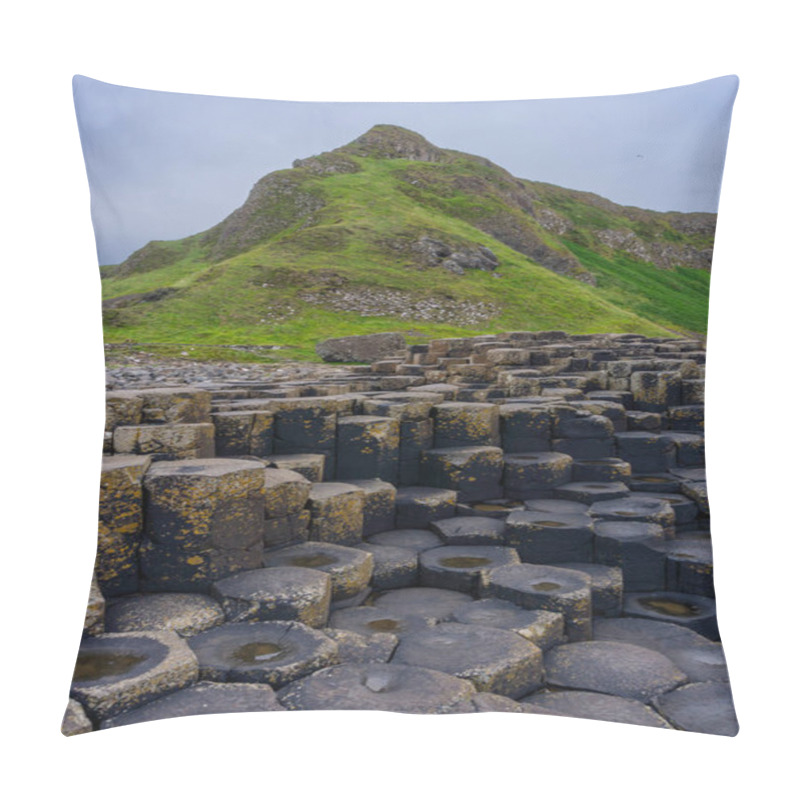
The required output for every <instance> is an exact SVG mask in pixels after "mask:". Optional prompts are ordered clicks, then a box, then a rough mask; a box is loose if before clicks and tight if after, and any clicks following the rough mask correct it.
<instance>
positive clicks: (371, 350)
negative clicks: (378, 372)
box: [316, 333, 406, 361]
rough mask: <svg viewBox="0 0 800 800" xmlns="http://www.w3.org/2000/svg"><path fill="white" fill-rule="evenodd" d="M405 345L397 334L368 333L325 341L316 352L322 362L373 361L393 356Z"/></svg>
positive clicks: (401, 337) (318, 346)
mask: <svg viewBox="0 0 800 800" xmlns="http://www.w3.org/2000/svg"><path fill="white" fill-rule="evenodd" d="M405 344H406V343H405V339H404V338H403V336H402V335H401V334H399V333H369V334H366V335H365V336H342V337H340V338H338V339H326V340H325V341H323V342H320V343H319V344H318V345H317V348H316V350H317V355H318V356H320V358H322V359H323V360H324V361H375V360H377V359H379V358H384V357H386V356H392V355H394V354H395V352H396V351H397V350H402V348H403V347H405Z"/></svg>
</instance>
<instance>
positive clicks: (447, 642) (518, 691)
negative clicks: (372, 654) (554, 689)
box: [392, 622, 542, 698]
mask: <svg viewBox="0 0 800 800" xmlns="http://www.w3.org/2000/svg"><path fill="white" fill-rule="evenodd" d="M392 663H393V664H409V665H412V666H418V667H427V668H428V669H435V670H438V671H440V672H447V673H449V674H450V675H455V676H456V677H459V678H465V679H466V680H469V681H471V682H472V683H473V684H474V686H475V688H476V689H477V690H478V691H481V692H492V693H494V694H502V695H506V696H508V697H511V698H517V697H522V696H524V695H526V694H529V693H530V692H532V691H535V690H536V689H537V688H538V687H539V686H540V685H541V682H542V651H541V650H540V649H539V648H538V647H537V646H536V645H535V644H532V643H531V642H529V641H527V640H525V639H523V638H522V637H521V636H518V635H517V634H516V633H513V632H512V631H505V630H502V629H500V628H488V627H483V626H480V625H463V624H461V623H458V622H446V623H442V624H441V625H437V626H436V627H435V628H431V629H430V630H427V631H420V632H419V633H413V634H409V635H408V636H406V637H404V638H403V639H401V641H400V644H399V645H398V646H397V650H395V653H394V655H393V656H392Z"/></svg>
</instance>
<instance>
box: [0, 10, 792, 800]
mask: <svg viewBox="0 0 800 800" xmlns="http://www.w3.org/2000/svg"><path fill="white" fill-rule="evenodd" d="M788 7H789V6H788V4H784V3H779V2H771V1H769V0H768V1H767V2H760V3H758V4H757V5H756V6H748V10H747V11H745V10H744V8H745V7H744V6H743V5H736V4H733V3H728V2H724V3H723V2H702V0H694V2H683V1H682V0H671V2H665V3H653V2H650V3H642V2H614V1H613V0H603V2H586V3H584V2H569V3H568V2H562V3H557V2H552V1H550V2H547V3H539V2H535V1H529V2H519V3H516V2H504V1H503V0H495V1H494V2H492V3H481V4H469V3H468V2H466V1H465V2H462V3H455V2H435V0H429V2H417V1H416V0H409V1H408V2H392V3H380V2H372V3H369V2H337V3H319V2H295V3H288V2H281V3H270V2H238V1H237V0H225V2H219V3H216V4H213V5H211V4H209V5H201V4H200V3H197V2H192V3H185V2H169V0H160V2H150V0H140V1H139V2H137V3H125V4H121V3H109V2H104V3H95V2H86V1H83V0H77V1H73V2H68V3H54V2H44V3H36V4H33V3H31V4H27V5H23V4H21V3H17V4H15V7H14V8H13V10H12V11H11V12H10V13H9V12H8V11H7V12H6V15H5V18H4V21H3V27H4V36H3V39H4V43H3V48H2V54H1V55H0V57H2V58H3V60H4V62H5V63H4V65H3V80H4V83H5V84H6V86H5V88H4V92H3V99H4V103H3V110H4V112H5V114H4V116H5V122H4V124H3V127H2V132H1V133H0V135H2V137H3V146H2V151H0V152H2V155H3V160H4V170H3V178H4V180H3V182H2V185H1V187H0V191H2V198H3V200H4V201H5V202H4V206H5V212H4V214H3V220H4V222H5V225H4V226H3V228H4V232H3V237H2V242H3V246H2V248H0V256H1V257H2V261H0V264H2V274H3V285H2V286H3V291H2V304H3V312H4V313H3V314H2V323H3V325H4V326H7V331H4V333H3V338H2V339H1V340H0V341H1V342H2V348H3V355H4V358H3V375H4V378H5V380H4V391H3V394H2V396H3V406H4V409H3V415H2V431H3V434H4V435H3V438H2V442H3V444H4V452H3V460H2V463H3V464H4V465H6V466H7V468H8V470H7V471H8V473H9V475H8V476H7V477H6V478H5V482H4V483H3V488H4V489H7V491H5V492H4V495H5V497H4V500H3V511H4V513H3V515H2V521H3V525H2V527H3V532H2V536H3V542H4V547H3V549H2V553H3V556H4V558H3V559H2V568H1V572H0V574H2V576H3V587H4V590H5V591H4V592H3V595H2V602H3V605H4V608H3V612H4V613H3V625H4V634H3V637H2V642H3V650H4V655H3V658H2V663H3V673H4V676H3V683H2V689H3V696H4V699H5V702H4V708H5V709H6V714H5V717H4V724H3V726H2V728H3V731H4V733H5V734H6V737H7V743H6V744H5V745H4V748H3V752H4V755H5V756H7V759H8V763H9V767H7V768H6V770H5V771H4V773H3V777H4V785H7V786H12V785H16V787H17V788H16V790H12V794H11V796H13V797H17V796H19V797H39V796H46V795H49V794H51V793H57V794H59V795H61V794H66V793H68V792H70V793H71V792H72V791H75V792H78V793H80V794H81V795H84V796H87V797H95V796H104V797H109V796H111V797H115V798H116V797H120V798H128V797H142V796H147V797H153V798H160V797H167V796H170V795H172V794H173V793H175V795H176V796H178V793H180V795H181V796H183V795H185V796H193V797H211V796H215V797H227V796H231V797H237V798H238V797H249V796H253V797H260V796H262V795H263V796H264V797H267V798H272V797H293V798H305V797H307V796H311V795H312V794H314V795H320V796H321V795H325V796H329V797H339V796H342V797H343V796H345V795H347V796H363V797H371V796H381V797H385V796H388V797H407V796H409V795H411V796H416V797H423V798H427V797H433V796H436V795H440V796H441V797H443V798H445V797H447V798H449V797H473V796H474V797H477V796H486V795H491V796H492V797H495V798H510V797H512V796H515V797H516V796H531V797H535V796H537V795H539V794H540V793H543V792H549V793H552V792H557V793H558V794H557V795H556V796H559V797H567V798H572V797H582V796H584V795H586V796H589V797H612V796H613V797H615V798H628V797H637V798H638V797H657V798H660V797H664V798H667V797H677V796H680V795H683V796H686V797H691V798H694V797H706V796H717V797H719V796H721V795H722V794H723V793H724V792H725V791H728V792H733V791H737V793H738V792H739V791H741V792H746V793H747V794H749V795H751V796H753V795H756V796H758V797H786V796H790V795H791V794H792V793H793V791H795V790H796V784H797V781H796V779H793V778H792V776H791V774H790V769H791V767H792V764H791V760H792V756H793V755H794V749H793V748H790V746H789V742H788V741H787V739H788V737H790V736H791V737H794V738H795V739H796V738H797V726H798V720H797V703H796V699H795V698H796V689H795V680H796V678H795V673H796V661H795V658H796V656H795V655H794V654H793V650H795V649H796V647H795V642H796V639H797V633H796V631H797V626H798V618H797V603H796V596H797V592H798V591H799V590H800V588H799V587H798V582H797V578H796V575H797V569H798V562H797V538H798V534H800V531H799V530H798V524H797V493H798V484H797V477H796V472H797V453H796V451H797V438H798V437H797V427H798V416H797V411H796V399H795V398H796V396H797V395H796V376H797V366H796V363H795V359H794V354H795V352H796V334H795V331H796V317H797V316H798V315H797V311H796V305H797V288H798V281H797V270H798V263H797V248H796V247H795V246H794V236H795V219H796V209H795V207H794V202H793V201H794V198H795V195H796V181H797V149H796V147H797V135H796V126H795V123H794V111H795V107H794V106H795V98H796V94H797V92H796V87H795V84H794V82H793V80H792V79H793V78H795V77H796V74H793V67H794V66H795V63H796V61H795V60H793V59H791V57H790V56H791V53H792V52H793V50H794V44H795V43H794V41H793V40H792V37H790V30H791V28H792V26H790V24H789V17H788V11H786V10H784V9H788ZM756 14H757V16H756ZM74 73H81V74H84V75H87V76H89V77H93V78H97V79H100V80H104V81H107V82H110V83H119V84H125V85H130V86H137V87H141V88H148V89H162V90H170V91H183V92H195V93H204V94H220V95H236V96H243V97H264V98H274V99H287V100H291V99H299V100H440V101H444V100H502V99H534V98H539V97H559V96H584V95H592V94H619V93H624V92H633V91H647V90H651V89H659V88H665V87H669V86H676V85H681V84H686V83H693V82H696V81H700V80H705V79H707V78H713V77H717V76H720V75H725V74H731V73H735V74H738V75H739V76H740V78H741V87H740V92H739V97H738V99H737V102H736V106H735V108H734V117H733V125H732V131H731V139H730V146H729V151H728V162H727V165H726V173H725V177H724V180H723V187H722V198H721V205H720V218H719V226H718V231H717V245H716V250H715V255H714V277H713V281H712V300H711V303H712V306H711V322H710V335H709V359H710V364H709V368H708V386H707V389H708V391H707V398H708V399H707V405H708V418H709V422H708V425H707V429H708V451H709V452H708V461H709V472H710V492H711V503H712V520H713V528H712V533H713V541H714V546H715V567H716V583H717V592H718V600H719V618H720V627H721V629H722V636H723V643H724V644H725V647H726V652H727V655H728V660H729V666H730V671H731V675H732V681H733V690H734V696H735V700H736V704H737V709H738V713H739V719H740V723H741V732H740V734H739V736H738V737H737V738H735V739H729V738H723V737H715V736H703V735H698V734H688V733H677V732H670V731H661V730H655V729H646V728H639V727H633V726H626V725H615V724H611V723H599V722H589V721H580V720H572V719H560V718H547V717H537V716H533V715H508V714H506V715H472V716H468V717H464V716H458V717H435V718H430V717H422V718H420V717H413V716H406V715H384V714H369V713H364V712H361V713H346V714H343V713H333V712H313V713H312V712H304V713H299V714H298V713H295V714H276V715H270V714H261V715H226V716H214V717H199V718H188V719H187V718H185V719H177V720H168V721H164V722H159V723H148V724H145V725H138V726H131V727H129V728H121V729H118V730H113V731H107V732H101V733H95V734H90V735H88V736H79V737H73V738H71V739H66V738H63V737H62V736H61V735H60V733H59V724H60V719H61V715H62V712H63V708H64V706H65V703H66V699H67V693H68V686H69V677H70V674H71V670H72V666H73V664H74V658H75V654H76V652H77V646H78V634H79V631H80V627H81V623H82V619H83V613H84V608H85V602H86V595H87V591H88V586H89V579H90V572H91V564H92V561H93V556H94V547H95V536H96V513H97V509H96V503H97V478H98V474H99V451H100V444H101V436H102V428H103V416H102V415H103V389H104V382H103V354H102V344H101V342H102V338H101V337H102V333H101V326H100V293H99V278H98V274H97V268H96V259H95V252H94V242H93V236H92V231H91V225H90V218H89V195H88V188H87V184H86V179H85V174H84V172H83V162H82V157H81V153H80V145H79V141H78V136H77V130H76V126H75V121H74V113H73V109H72V105H71V91H70V79H71V77H72V75H73V74H74ZM9 175H10V179H9V177H8V176H9ZM550 796H552V794H551V795H550Z"/></svg>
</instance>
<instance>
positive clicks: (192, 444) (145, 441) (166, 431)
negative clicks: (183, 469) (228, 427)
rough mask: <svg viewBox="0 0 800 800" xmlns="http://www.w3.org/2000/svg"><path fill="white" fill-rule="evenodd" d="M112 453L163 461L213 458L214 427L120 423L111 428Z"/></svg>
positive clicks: (205, 423) (209, 424)
mask: <svg viewBox="0 0 800 800" xmlns="http://www.w3.org/2000/svg"><path fill="white" fill-rule="evenodd" d="M114 452H115V453H118V454H136V455H149V456H152V457H153V459H154V460H165V461H167V460H174V459H181V458H183V459H186V458H213V457H214V426H213V425H212V424H211V423H210V422H199V423H175V424H170V425H132V426H121V427H119V428H116V429H115V431H114Z"/></svg>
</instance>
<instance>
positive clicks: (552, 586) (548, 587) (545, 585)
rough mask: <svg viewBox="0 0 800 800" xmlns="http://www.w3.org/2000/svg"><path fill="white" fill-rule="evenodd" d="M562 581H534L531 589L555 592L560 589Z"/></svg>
mask: <svg viewBox="0 0 800 800" xmlns="http://www.w3.org/2000/svg"><path fill="white" fill-rule="evenodd" d="M560 588H561V584H560V583H552V582H551V581H542V582H541V583H532V584H531V589H536V591H537V592H554V591H555V590H556V589H560Z"/></svg>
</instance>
